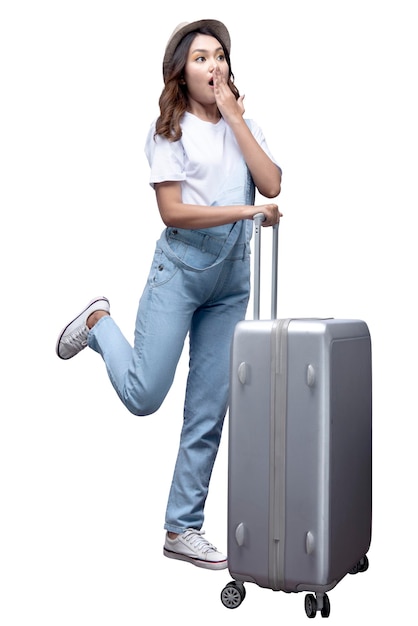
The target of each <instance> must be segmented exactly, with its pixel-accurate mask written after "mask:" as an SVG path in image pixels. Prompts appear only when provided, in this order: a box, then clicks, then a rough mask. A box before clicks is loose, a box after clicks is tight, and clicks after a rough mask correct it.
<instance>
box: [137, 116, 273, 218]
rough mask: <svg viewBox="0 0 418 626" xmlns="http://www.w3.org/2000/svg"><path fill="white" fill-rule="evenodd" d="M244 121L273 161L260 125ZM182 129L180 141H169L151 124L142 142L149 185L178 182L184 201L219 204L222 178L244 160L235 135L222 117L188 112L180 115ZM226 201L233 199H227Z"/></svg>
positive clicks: (230, 173) (227, 175)
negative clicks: (214, 119) (216, 118)
mask: <svg viewBox="0 0 418 626" xmlns="http://www.w3.org/2000/svg"><path fill="white" fill-rule="evenodd" d="M246 122H247V124H248V125H249V127H250V129H251V132H252V134H253V135H254V137H255V139H256V140H257V142H258V143H259V144H260V146H261V147H262V148H263V150H264V151H265V152H266V153H267V154H268V155H269V156H270V158H271V159H272V160H273V161H274V162H275V160H274V158H273V157H272V155H271V154H270V152H269V149H268V147H267V144H266V141H265V139H264V135H263V133H262V131H261V129H260V128H259V126H258V125H257V124H256V123H255V122H254V121H253V120H246ZM181 129H182V133H183V134H182V137H181V138H180V140H179V141H171V142H170V141H168V139H166V138H164V137H161V136H160V135H156V136H155V137H154V132H155V122H154V123H153V124H152V125H151V127H150V130H149V132H148V136H147V140H146V144H145V154H146V156H147V159H148V162H149V165H150V168H151V172H150V179H149V182H150V185H151V186H152V187H154V183H161V182H166V181H180V182H181V184H182V199H183V202H184V203H185V204H200V205H203V206H211V205H213V204H215V203H218V202H217V201H218V194H219V189H220V188H222V187H223V183H224V181H226V180H228V178H229V177H230V176H233V173H234V172H235V171H236V169H237V163H238V162H242V163H243V162H244V159H243V156H242V154H241V151H240V149H239V147H238V144H237V142H236V139H235V137H234V134H233V132H232V130H231V129H230V127H229V126H228V124H226V123H225V121H224V120H223V119H222V118H221V119H220V120H219V122H218V123H217V124H212V123H211V122H205V121H203V120H201V119H199V118H198V117H196V116H195V115H193V114H192V113H188V112H186V113H185V114H184V116H183V118H182V121H181ZM237 203H238V204H241V203H242V201H238V202H237ZM228 204H234V202H233V201H231V200H230V201H229V202H228Z"/></svg>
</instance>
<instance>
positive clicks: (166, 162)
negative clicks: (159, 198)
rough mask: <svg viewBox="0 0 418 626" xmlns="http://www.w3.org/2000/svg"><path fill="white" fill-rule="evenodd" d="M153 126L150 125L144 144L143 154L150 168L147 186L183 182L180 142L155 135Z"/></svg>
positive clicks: (183, 171)
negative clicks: (167, 182)
mask: <svg viewBox="0 0 418 626" xmlns="http://www.w3.org/2000/svg"><path fill="white" fill-rule="evenodd" d="M154 132H155V124H152V125H151V128H150V130H149V132H148V136H147V139H146V142H145V154H146V157H147V159H148V163H149V166H150V177H149V184H150V185H151V187H154V184H155V183H163V182H166V181H183V180H185V179H186V175H185V170H184V150H183V147H182V144H181V141H168V139H166V138H165V137H161V135H155V136H154Z"/></svg>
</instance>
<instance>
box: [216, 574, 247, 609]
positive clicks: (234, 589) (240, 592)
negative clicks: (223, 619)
mask: <svg viewBox="0 0 418 626" xmlns="http://www.w3.org/2000/svg"><path fill="white" fill-rule="evenodd" d="M244 598H245V587H244V585H243V584H242V583H240V582H238V581H236V580H233V581H231V582H230V583H228V584H227V585H226V587H224V588H223V589H222V591H221V601H222V604H223V605H224V606H226V608H227V609H236V608H237V607H238V606H239V605H240V604H241V602H242V601H243V600H244Z"/></svg>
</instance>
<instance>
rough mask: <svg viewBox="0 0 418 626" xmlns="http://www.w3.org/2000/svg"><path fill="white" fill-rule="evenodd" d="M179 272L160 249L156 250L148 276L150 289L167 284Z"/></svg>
mask: <svg viewBox="0 0 418 626" xmlns="http://www.w3.org/2000/svg"><path fill="white" fill-rule="evenodd" d="M178 271H179V268H178V266H177V265H176V264H175V263H174V262H173V261H172V260H171V259H169V258H168V257H167V255H166V254H165V252H164V251H163V250H161V248H158V247H157V248H156V250H155V253H154V258H153V260H152V265H151V270H150V273H149V276H148V284H149V286H150V287H159V286H161V285H165V284H166V283H168V282H169V281H170V280H171V279H172V278H173V277H174V276H175V275H176V273H177V272H178Z"/></svg>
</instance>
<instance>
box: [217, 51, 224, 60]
mask: <svg viewBox="0 0 418 626" xmlns="http://www.w3.org/2000/svg"><path fill="white" fill-rule="evenodd" d="M217 59H218V61H225V55H224V53H223V52H222V53H221V54H219V55H218V57H217Z"/></svg>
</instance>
